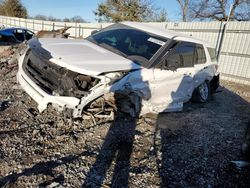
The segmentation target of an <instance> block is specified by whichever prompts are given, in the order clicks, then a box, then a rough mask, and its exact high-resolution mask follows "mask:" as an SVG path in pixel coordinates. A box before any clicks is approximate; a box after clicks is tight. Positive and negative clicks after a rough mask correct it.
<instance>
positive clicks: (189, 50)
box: [175, 42, 195, 67]
mask: <svg viewBox="0 0 250 188" xmlns="http://www.w3.org/2000/svg"><path fill="white" fill-rule="evenodd" d="M194 46H195V44H193V43H188V42H183V43H181V45H180V46H178V47H177V49H176V50H175V53H176V54H179V55H180V56H181V60H182V61H181V64H180V67H192V66H194Z"/></svg>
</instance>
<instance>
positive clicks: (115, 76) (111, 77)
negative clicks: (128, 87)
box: [105, 72, 127, 85]
mask: <svg viewBox="0 0 250 188" xmlns="http://www.w3.org/2000/svg"><path fill="white" fill-rule="evenodd" d="M126 74H127V72H111V73H107V74H105V78H106V81H107V83H109V84H110V85H111V84H113V83H114V82H116V81H118V80H120V79H121V78H122V77H124V76H125V75H126Z"/></svg>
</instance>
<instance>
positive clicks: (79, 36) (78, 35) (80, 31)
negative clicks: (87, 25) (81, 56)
mask: <svg viewBox="0 0 250 188" xmlns="http://www.w3.org/2000/svg"><path fill="white" fill-rule="evenodd" d="M78 36H79V37H80V36H81V25H80V24H79V34H78Z"/></svg>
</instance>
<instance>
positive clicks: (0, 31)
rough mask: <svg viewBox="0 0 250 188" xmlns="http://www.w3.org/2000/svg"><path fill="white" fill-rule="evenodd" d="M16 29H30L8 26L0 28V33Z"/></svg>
mask: <svg viewBox="0 0 250 188" xmlns="http://www.w3.org/2000/svg"><path fill="white" fill-rule="evenodd" d="M17 29H20V30H25V31H30V30H29V29H27V28H21V27H10V28H4V29H1V30H0V33H6V34H7V33H8V32H11V31H13V30H17Z"/></svg>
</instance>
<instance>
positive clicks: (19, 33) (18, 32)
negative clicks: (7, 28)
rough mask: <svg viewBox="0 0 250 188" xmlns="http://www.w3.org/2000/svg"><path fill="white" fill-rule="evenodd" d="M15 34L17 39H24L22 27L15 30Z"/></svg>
mask: <svg viewBox="0 0 250 188" xmlns="http://www.w3.org/2000/svg"><path fill="white" fill-rule="evenodd" d="M13 34H14V35H15V37H16V39H17V40H19V41H21V42H22V41H24V32H23V30H21V29H16V30H14V31H13Z"/></svg>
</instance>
